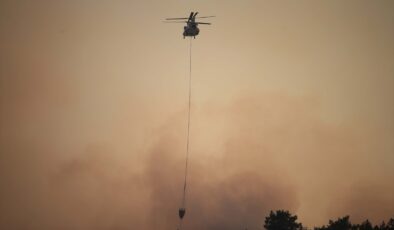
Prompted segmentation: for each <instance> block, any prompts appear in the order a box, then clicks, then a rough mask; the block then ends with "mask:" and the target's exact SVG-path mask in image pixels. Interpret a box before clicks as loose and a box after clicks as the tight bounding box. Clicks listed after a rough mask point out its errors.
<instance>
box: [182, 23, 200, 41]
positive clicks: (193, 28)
mask: <svg viewBox="0 0 394 230" xmlns="http://www.w3.org/2000/svg"><path fill="white" fill-rule="evenodd" d="M199 33H200V29H199V28H198V26H197V23H194V22H189V23H187V25H186V26H185V27H183V38H185V37H194V38H195V37H196V36H197V35H198V34H199Z"/></svg>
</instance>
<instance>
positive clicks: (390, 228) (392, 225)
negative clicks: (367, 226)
mask: <svg viewBox="0 0 394 230" xmlns="http://www.w3.org/2000/svg"><path fill="white" fill-rule="evenodd" d="M379 229H380V230H394V219H393V218H390V220H389V221H388V222H387V224H386V223H384V221H383V223H382V224H381V225H380V226H379Z"/></svg>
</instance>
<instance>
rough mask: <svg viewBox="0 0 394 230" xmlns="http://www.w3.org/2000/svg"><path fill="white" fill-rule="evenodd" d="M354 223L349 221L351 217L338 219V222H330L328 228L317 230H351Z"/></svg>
mask: <svg viewBox="0 0 394 230" xmlns="http://www.w3.org/2000/svg"><path fill="white" fill-rule="evenodd" d="M352 227H353V226H352V223H350V221H349V216H345V217H342V218H338V219H337V220H336V221H332V220H329V221H328V225H327V226H322V227H317V228H315V230H350V229H353V228H352Z"/></svg>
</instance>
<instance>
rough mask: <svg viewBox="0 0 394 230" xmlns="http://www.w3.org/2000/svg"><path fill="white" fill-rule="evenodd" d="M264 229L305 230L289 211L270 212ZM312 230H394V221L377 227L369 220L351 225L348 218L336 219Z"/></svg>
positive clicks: (391, 219) (391, 220)
mask: <svg viewBox="0 0 394 230" xmlns="http://www.w3.org/2000/svg"><path fill="white" fill-rule="evenodd" d="M264 228H265V229H267V230H305V229H307V228H305V227H304V226H303V225H302V223H300V222H298V221H297V216H296V215H292V214H291V213H290V212H289V211H285V210H278V211H275V212H273V211H271V212H270V214H269V216H267V217H266V218H265V222H264ZM314 230H394V219H393V218H390V220H388V221H387V222H384V221H383V222H382V223H381V224H379V225H372V223H371V222H369V220H365V221H364V222H362V223H360V224H353V223H351V222H350V220H349V216H345V217H341V218H338V219H337V220H329V221H328V224H327V225H323V226H321V227H314Z"/></svg>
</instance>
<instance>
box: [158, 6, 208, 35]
mask: <svg viewBox="0 0 394 230" xmlns="http://www.w3.org/2000/svg"><path fill="white" fill-rule="evenodd" d="M197 14H198V12H195V13H194V12H191V13H190V16H189V17H188V18H166V20H167V21H165V22H166V23H186V26H184V27H183V39H185V37H194V38H196V36H197V35H198V34H199V33H200V29H199V28H198V25H200V24H201V25H211V23H208V22H196V18H212V17H215V16H204V17H196V16H197ZM185 19H187V21H177V20H185Z"/></svg>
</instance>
